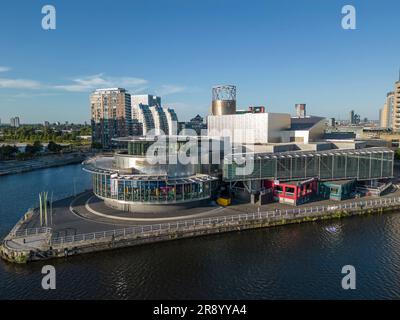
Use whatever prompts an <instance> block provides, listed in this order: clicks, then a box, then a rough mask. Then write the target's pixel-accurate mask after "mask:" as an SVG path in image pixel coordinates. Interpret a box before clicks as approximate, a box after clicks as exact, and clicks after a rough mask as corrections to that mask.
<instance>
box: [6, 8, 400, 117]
mask: <svg viewBox="0 0 400 320" xmlns="http://www.w3.org/2000/svg"><path fill="white" fill-rule="evenodd" d="M46 4H50V5H53V6H54V7H55V8H56V29H55V30H43V29H42V26H41V22H42V18H43V17H44V14H42V13H41V10H42V7H43V6H44V5H46ZM348 4H350V5H353V6H354V7H355V9H356V29H355V30H344V29H343V28H342V24H341V23H342V18H343V16H344V15H343V14H342V12H341V11H342V7H343V6H344V5H348ZM399 12H400V1H398V0H345V1H341V0H297V1H294V0H279V1H278V0H263V1H253V0H247V1H243V0H242V1H236V0H158V1H152V0H129V1H128V0H126V1H123V0H113V1H111V0H81V1H76V0H62V1H55V0H46V1H36V0H30V1H27V0H25V1H23V0H3V1H2V3H1V10H0V118H1V120H2V123H8V122H9V119H10V117H12V116H17V115H18V116H20V118H21V122H22V123H41V122H43V121H50V122H54V121H60V122H64V121H69V122H73V123H83V122H84V121H89V120H90V106H89V95H90V92H91V91H92V90H94V89H96V88H102V87H125V88H126V89H128V90H129V92H130V93H132V94H135V93H137V94H144V93H149V94H157V95H161V96H162V102H163V105H164V106H169V107H173V108H175V110H176V112H177V114H178V117H179V120H189V119H190V118H192V117H194V116H195V115H196V114H200V115H202V116H205V115H207V114H208V113H209V110H210V104H211V88H212V86H214V85H218V84H234V85H236V86H237V104H238V108H239V109H243V108H246V107H247V106H248V105H264V106H266V108H267V111H271V112H286V113H292V114H294V105H295V104H296V103H306V104H307V112H308V114H313V115H321V116H325V117H335V118H336V119H347V118H348V114H349V111H350V110H352V109H353V110H355V111H356V112H357V113H359V114H360V115H361V116H362V117H368V118H370V119H378V110H379V109H380V108H381V107H382V106H383V104H384V102H385V97H386V93H387V92H389V91H392V90H393V89H394V82H395V81H396V80H398V77H399V68H400V41H399V31H400V19H399V18H398V13H399Z"/></svg>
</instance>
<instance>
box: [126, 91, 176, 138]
mask: <svg viewBox="0 0 400 320" xmlns="http://www.w3.org/2000/svg"><path fill="white" fill-rule="evenodd" d="M131 104H132V121H133V128H134V129H133V134H134V135H144V136H145V135H149V134H150V133H151V134H152V135H160V134H166V135H171V134H177V132H178V130H177V122H178V117H177V115H176V113H175V111H174V110H173V109H168V108H163V107H161V97H158V96H154V95H149V94H141V95H132V96H131Z"/></svg>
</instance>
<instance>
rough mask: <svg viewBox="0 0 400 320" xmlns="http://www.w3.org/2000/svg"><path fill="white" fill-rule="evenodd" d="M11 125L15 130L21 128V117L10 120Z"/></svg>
mask: <svg viewBox="0 0 400 320" xmlns="http://www.w3.org/2000/svg"><path fill="white" fill-rule="evenodd" d="M10 125H11V127H13V128H19V126H20V121H19V117H13V118H11V119H10Z"/></svg>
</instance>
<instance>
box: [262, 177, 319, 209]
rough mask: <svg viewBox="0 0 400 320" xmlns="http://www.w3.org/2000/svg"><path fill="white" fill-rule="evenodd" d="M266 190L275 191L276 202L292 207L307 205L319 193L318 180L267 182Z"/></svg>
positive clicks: (265, 183) (265, 184)
mask: <svg viewBox="0 0 400 320" xmlns="http://www.w3.org/2000/svg"><path fill="white" fill-rule="evenodd" d="M264 186H265V188H267V189H269V188H272V189H273V197H274V200H275V201H279V202H281V203H287V204H292V205H299V204H302V203H306V202H308V201H310V200H311V198H312V197H313V196H314V195H316V194H317V192H318V183H317V180H316V179H309V180H305V181H289V182H288V181H286V182H280V181H265V182H264Z"/></svg>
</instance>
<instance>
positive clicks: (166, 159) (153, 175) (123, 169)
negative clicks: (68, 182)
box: [84, 136, 218, 211]
mask: <svg viewBox="0 0 400 320" xmlns="http://www.w3.org/2000/svg"><path fill="white" fill-rule="evenodd" d="M188 139H189V138H188V137H179V138H177V137H176V136H175V137H172V136H152V137H134V138H132V137H128V138H118V139H115V140H116V141H117V142H118V143H119V144H121V143H125V144H126V145H127V149H126V150H124V151H118V152H116V153H115V154H114V155H113V156H98V157H95V158H91V159H89V160H87V161H85V162H84V170H86V171H88V172H90V173H91V174H92V176H93V192H94V194H95V195H96V196H97V197H98V198H100V199H103V200H104V202H105V203H106V204H107V205H108V206H111V207H113V208H116V209H120V210H124V211H135V209H137V205H138V204H153V205H157V204H162V205H165V204H177V203H188V202H196V201H200V200H204V199H208V198H210V197H211V194H212V190H213V189H214V186H215V184H216V181H217V180H218V179H217V178H216V177H213V176H211V175H208V174H202V173H198V172H197V171H198V170H197V169H198V166H197V165H196V164H193V163H187V164H182V163H181V162H180V161H177V159H178V158H179V155H180V154H182V152H183V151H181V150H180V149H181V147H182V146H183V145H184V144H186V143H187V142H188ZM149 154H150V156H149Z"/></svg>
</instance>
